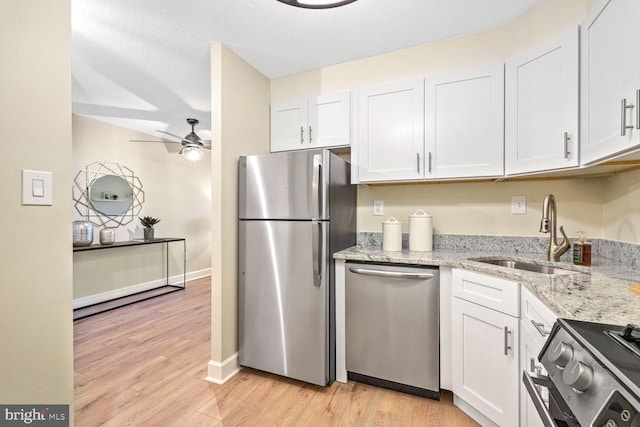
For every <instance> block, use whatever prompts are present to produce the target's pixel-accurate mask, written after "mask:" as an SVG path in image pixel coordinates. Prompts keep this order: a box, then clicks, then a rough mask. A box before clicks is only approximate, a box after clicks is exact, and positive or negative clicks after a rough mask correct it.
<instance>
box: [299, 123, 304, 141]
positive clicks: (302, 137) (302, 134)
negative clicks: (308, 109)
mask: <svg viewBox="0 0 640 427" xmlns="http://www.w3.org/2000/svg"><path fill="white" fill-rule="evenodd" d="M300 144H304V127H303V126H300Z"/></svg>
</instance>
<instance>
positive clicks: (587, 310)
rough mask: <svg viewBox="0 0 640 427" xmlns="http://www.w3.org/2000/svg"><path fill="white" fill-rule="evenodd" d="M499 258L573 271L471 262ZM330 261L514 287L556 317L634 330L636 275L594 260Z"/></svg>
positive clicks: (406, 257)
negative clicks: (461, 273)
mask: <svg viewBox="0 0 640 427" xmlns="http://www.w3.org/2000/svg"><path fill="white" fill-rule="evenodd" d="M496 257H500V258H504V259H511V260H514V261H523V262H528V263H533V264H539V265H547V266H554V267H558V268H562V269H565V270H573V271H576V273H575V274H570V275H549V274H542V273H534V272H528V271H522V270H516V269H512V268H507V267H499V266H496V265H492V264H487V263H482V262H478V261H473V260H471V259H472V258H479V259H482V258H496ZM334 258H335V259H343V260H347V261H364V262H372V263H395V264H414V265H429V266H449V267H453V268H463V269H466V270H472V271H476V272H478V273H483V274H487V275H491V276H496V277H502V278H505V279H509V280H513V281H517V282H519V283H521V284H522V286H524V287H526V288H527V289H529V290H530V291H531V292H532V293H533V294H534V295H536V296H537V297H538V298H539V299H540V300H541V301H542V302H544V303H545V304H546V305H547V306H548V307H549V308H550V309H551V310H552V311H554V312H555V314H556V315H558V317H561V318H570V319H577V320H584V321H590V322H599V323H609V324H615V325H623V326H625V325H626V324H627V323H634V324H636V325H640V294H637V293H633V292H631V291H630V290H629V285H630V284H637V283H640V274H639V273H638V272H637V271H636V270H634V269H632V268H627V267H625V266H624V265H622V264H618V263H615V262H613V261H608V260H605V259H598V260H597V261H596V262H595V263H594V265H593V266H592V267H583V266H576V265H573V264H571V263H568V262H548V261H546V258H545V255H544V254H540V253H518V254H517V255H516V256H514V255H513V254H512V253H505V252H499V251H491V252H488V251H482V252H480V251H465V250H460V249H456V250H441V249H436V250H434V251H433V252H411V251H408V250H403V251H402V252H388V251H383V250H382V249H381V248H380V246H368V245H357V246H353V247H351V248H348V249H345V250H343V251H340V252H337V253H336V254H335V255H334Z"/></svg>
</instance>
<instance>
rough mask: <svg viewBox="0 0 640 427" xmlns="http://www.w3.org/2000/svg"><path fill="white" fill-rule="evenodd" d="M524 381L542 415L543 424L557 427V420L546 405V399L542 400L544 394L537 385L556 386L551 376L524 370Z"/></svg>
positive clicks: (546, 426) (547, 426)
mask: <svg viewBox="0 0 640 427" xmlns="http://www.w3.org/2000/svg"><path fill="white" fill-rule="evenodd" d="M522 381H523V382H524V386H525V388H526V389H527V393H528V394H529V396H530V397H531V400H532V401H533V405H534V406H535V407H536V411H538V414H539V415H540V419H541V420H542V424H544V426H545V427H557V424H556V422H555V421H554V419H553V417H552V416H551V412H549V409H548V408H547V407H546V406H545V404H544V401H543V400H542V396H541V395H540V392H539V391H538V389H537V387H536V386H537V385H541V386H543V387H546V388H549V389H551V388H554V385H553V383H552V382H551V380H550V379H549V377H547V376H544V375H537V374H530V373H529V372H527V371H523V372H522Z"/></svg>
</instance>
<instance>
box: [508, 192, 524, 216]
mask: <svg viewBox="0 0 640 427" xmlns="http://www.w3.org/2000/svg"><path fill="white" fill-rule="evenodd" d="M526 213H527V196H513V197H511V214H512V215H522V214H526Z"/></svg>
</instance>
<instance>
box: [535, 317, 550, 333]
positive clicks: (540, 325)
mask: <svg viewBox="0 0 640 427" xmlns="http://www.w3.org/2000/svg"><path fill="white" fill-rule="evenodd" d="M531 324H532V325H533V327H534V328H536V331H538V333H539V334H540V335H542V336H543V337H546V336H547V335H549V331H545V330H544V323H538V322H536V321H535V320H533V319H531Z"/></svg>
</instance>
